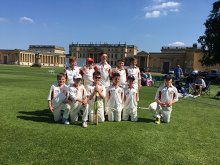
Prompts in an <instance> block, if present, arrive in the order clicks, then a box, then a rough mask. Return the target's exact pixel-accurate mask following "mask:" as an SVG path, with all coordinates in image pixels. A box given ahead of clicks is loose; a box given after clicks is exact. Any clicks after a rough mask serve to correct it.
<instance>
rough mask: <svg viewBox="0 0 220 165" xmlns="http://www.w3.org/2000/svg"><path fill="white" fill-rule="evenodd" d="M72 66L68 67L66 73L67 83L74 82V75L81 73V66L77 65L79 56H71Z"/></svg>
mask: <svg viewBox="0 0 220 165" xmlns="http://www.w3.org/2000/svg"><path fill="white" fill-rule="evenodd" d="M69 64H70V67H68V68H66V69H65V71H64V73H65V74H66V85H68V86H69V85H70V84H73V83H74V81H73V77H74V75H78V74H79V67H77V58H76V57H74V56H72V57H70V58H69Z"/></svg>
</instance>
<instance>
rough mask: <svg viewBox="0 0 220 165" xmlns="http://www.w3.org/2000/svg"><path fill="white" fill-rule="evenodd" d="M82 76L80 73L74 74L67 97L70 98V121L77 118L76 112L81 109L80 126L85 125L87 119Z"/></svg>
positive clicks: (85, 95)
mask: <svg viewBox="0 0 220 165" xmlns="http://www.w3.org/2000/svg"><path fill="white" fill-rule="evenodd" d="M81 81H82V76H81V75H80V74H78V75H75V76H74V84H71V85H70V87H69V98H70V100H71V112H70V119H71V122H75V121H77V120H78V114H79V112H80V110H82V111H83V114H82V127H83V128H86V127H87V120H88V109H89V105H88V94H87V91H86V89H85V87H84V86H83V85H81Z"/></svg>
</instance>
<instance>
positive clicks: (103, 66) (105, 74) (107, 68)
mask: <svg viewBox="0 0 220 165" xmlns="http://www.w3.org/2000/svg"><path fill="white" fill-rule="evenodd" d="M107 59H108V55H107V54H106V52H104V51H103V52H102V53H101V62H100V63H98V64H96V66H95V71H99V72H100V73H101V80H100V83H101V84H102V85H104V86H105V89H106V90H107V88H108V87H109V86H110V76H111V65H109V64H108V62H107ZM105 107H106V100H105V99H104V111H105V112H106V108H105Z"/></svg>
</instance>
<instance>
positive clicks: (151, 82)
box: [147, 72, 153, 86]
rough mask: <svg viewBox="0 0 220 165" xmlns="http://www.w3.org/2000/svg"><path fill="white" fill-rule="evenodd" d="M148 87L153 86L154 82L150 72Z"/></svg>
mask: <svg viewBox="0 0 220 165" xmlns="http://www.w3.org/2000/svg"><path fill="white" fill-rule="evenodd" d="M147 86H153V80H152V76H151V73H150V72H147Z"/></svg>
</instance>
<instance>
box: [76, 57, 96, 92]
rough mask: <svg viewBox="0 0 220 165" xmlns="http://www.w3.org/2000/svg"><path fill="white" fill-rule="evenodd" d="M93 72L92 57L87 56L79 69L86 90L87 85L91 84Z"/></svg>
mask: <svg viewBox="0 0 220 165" xmlns="http://www.w3.org/2000/svg"><path fill="white" fill-rule="evenodd" d="M94 72H95V69H94V66H93V59H92V58H87V59H86V65H85V66H83V67H82V68H81V69H80V74H81V75H82V77H83V83H84V86H85V88H86V90H88V87H89V85H91V84H93V73H94Z"/></svg>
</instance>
